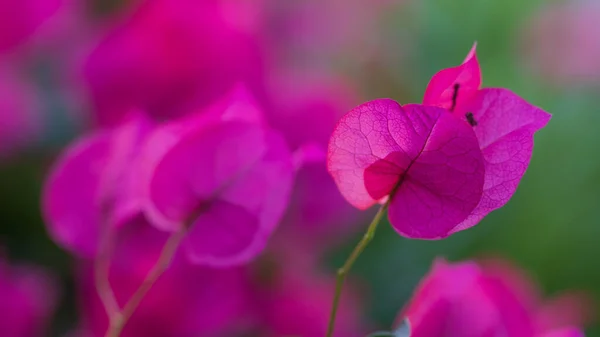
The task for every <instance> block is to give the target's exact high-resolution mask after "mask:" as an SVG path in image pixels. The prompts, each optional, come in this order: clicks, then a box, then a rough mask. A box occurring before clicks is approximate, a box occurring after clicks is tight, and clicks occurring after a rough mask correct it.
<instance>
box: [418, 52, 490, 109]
mask: <svg viewBox="0 0 600 337" xmlns="http://www.w3.org/2000/svg"><path fill="white" fill-rule="evenodd" d="M476 47H477V44H474V45H473V48H472V49H471V51H470V52H469V54H468V55H467V58H466V59H465V61H464V62H463V63H462V64H461V65H460V66H458V67H453V68H446V69H443V70H441V71H439V72H437V73H436V74H435V75H433V77H432V78H431V80H430V81H429V84H428V85H427V89H425V96H424V97H423V104H425V105H433V106H439V107H442V108H445V109H449V110H454V108H455V107H457V106H460V105H462V104H464V103H465V102H468V101H469V100H470V99H471V98H472V97H473V96H474V95H475V94H476V93H477V90H479V87H480V86H481V69H480V68H479V62H478V61H477V55H476V52H475V50H476Z"/></svg>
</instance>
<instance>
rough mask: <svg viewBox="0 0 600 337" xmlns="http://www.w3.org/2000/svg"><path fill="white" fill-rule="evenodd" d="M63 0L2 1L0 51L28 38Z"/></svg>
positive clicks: (0, 3)
mask: <svg viewBox="0 0 600 337" xmlns="http://www.w3.org/2000/svg"><path fill="white" fill-rule="evenodd" d="M60 3H61V0H19V1H14V0H2V1H0V8H2V11H0V23H1V24H2V28H0V53H2V52H6V51H7V50H10V49H12V48H14V47H16V46H18V45H19V44H21V43H22V42H23V41H25V40H27V39H28V38H29V37H30V36H31V35H32V34H33V33H34V32H35V31H36V30H37V29H38V27H39V26H40V25H42V24H43V23H44V22H45V21H46V20H47V19H48V18H49V17H50V16H51V15H53V14H54V13H55V12H56V11H57V10H58V8H59V6H60Z"/></svg>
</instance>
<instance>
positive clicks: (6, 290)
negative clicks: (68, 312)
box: [0, 258, 58, 337]
mask: <svg viewBox="0 0 600 337" xmlns="http://www.w3.org/2000/svg"><path fill="white" fill-rule="evenodd" d="M57 295H58V294H57V289H56V280H55V279H54V276H52V275H50V274H48V273H47V272H46V271H44V270H41V269H39V268H37V267H32V266H25V265H20V266H11V265H9V264H8V262H7V261H5V260H4V259H3V258H0V298H2V301H0V312H2V315H0V331H2V336H4V337H36V336H42V335H45V334H46V332H47V331H46V329H47V328H48V323H50V318H51V316H52V312H53V310H54V308H55V306H56V304H57V303H56V301H57Z"/></svg>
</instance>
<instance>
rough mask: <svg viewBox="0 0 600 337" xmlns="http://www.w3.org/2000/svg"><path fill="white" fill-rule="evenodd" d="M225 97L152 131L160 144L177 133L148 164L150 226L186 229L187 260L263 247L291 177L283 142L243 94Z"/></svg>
mask: <svg viewBox="0 0 600 337" xmlns="http://www.w3.org/2000/svg"><path fill="white" fill-rule="evenodd" d="M229 97H230V100H229V101H228V104H225V105H223V104H222V103H217V104H216V105H215V106H213V107H211V108H209V109H208V111H206V112H205V113H204V114H198V115H197V116H192V117H191V118H186V119H184V120H181V121H176V122H174V123H173V124H171V125H168V126H166V127H165V128H166V129H164V130H157V136H156V139H157V141H159V142H160V139H161V138H162V139H165V138H169V137H170V134H171V132H173V130H178V133H179V136H178V137H177V138H176V140H175V141H174V142H173V143H172V144H171V145H170V146H169V148H168V149H166V151H165V152H164V154H163V155H161V156H160V157H159V158H158V160H157V161H156V163H155V164H154V166H153V169H152V172H151V175H150V177H149V180H148V186H147V188H148V190H147V203H146V206H147V207H146V210H147V212H148V214H149V216H150V219H151V222H153V223H154V224H155V225H156V226H157V227H159V228H161V229H163V230H168V231H176V230H180V229H181V227H182V226H187V227H188V228H189V232H188V235H187V237H186V239H185V242H184V247H185V249H186V250H187V252H188V256H189V257H190V258H191V260H192V261H194V262H195V263H198V264H207V265H212V266H221V267H223V266H230V265H236V264H240V263H245V262H248V261H249V260H250V259H252V258H254V257H255V256H256V255H257V254H258V253H259V252H260V251H262V249H264V247H265V245H266V242H267V239H268V238H269V237H270V235H271V233H272V232H273V231H274V229H275V227H276V226H277V224H278V222H279V220H280V218H281V217H282V215H283V213H284V211H285V209H286V207H287V203H288V199H289V194H290V190H291V184H292V180H293V172H294V167H293V163H292V155H291V153H290V151H289V149H288V147H287V145H286V143H285V141H284V139H283V137H281V135H280V134H279V133H277V132H275V131H274V130H272V129H270V128H269V127H268V126H266V125H265V124H264V123H262V122H261V119H260V118H257V117H256V115H255V113H256V111H257V110H256V109H257V107H256V106H254V105H253V104H252V103H251V101H250V100H248V97H247V95H246V93H245V92H244V91H239V90H238V91H234V92H233V93H231V95H230V96H229ZM180 123H183V124H184V125H181V124H180ZM178 124H179V125H178Z"/></svg>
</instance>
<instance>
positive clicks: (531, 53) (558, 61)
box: [522, 0, 600, 85]
mask: <svg viewBox="0 0 600 337" xmlns="http://www.w3.org/2000/svg"><path fill="white" fill-rule="evenodd" d="M599 19H600V3H598V2H597V1H593V0H581V1H566V2H561V3H552V4H548V5H546V6H545V7H543V8H542V9H541V10H540V11H539V13H537V15H536V16H534V17H533V18H532V19H531V20H530V21H529V24H528V26H527V31H526V34H524V36H525V38H524V39H523V43H522V44H523V46H522V48H523V50H524V52H525V54H526V56H527V64H528V65H529V66H530V67H531V68H533V69H534V70H535V71H537V73H538V74H539V76H541V77H544V78H546V79H551V80H554V81H555V82H558V83H561V84H564V85H571V84H594V83H595V84H598V83H600V31H599V30H598V20H599Z"/></svg>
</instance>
